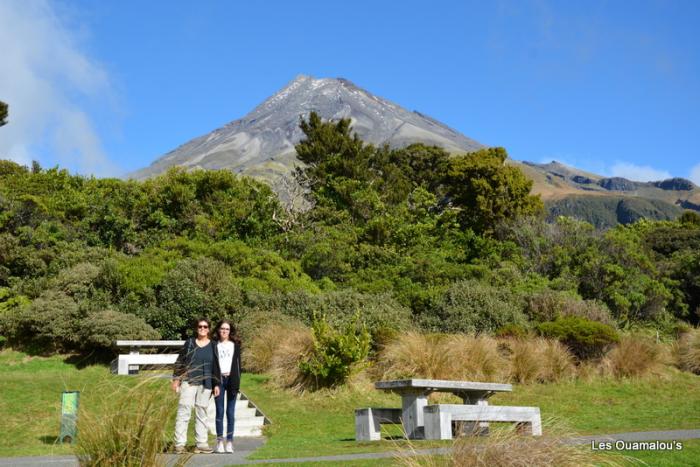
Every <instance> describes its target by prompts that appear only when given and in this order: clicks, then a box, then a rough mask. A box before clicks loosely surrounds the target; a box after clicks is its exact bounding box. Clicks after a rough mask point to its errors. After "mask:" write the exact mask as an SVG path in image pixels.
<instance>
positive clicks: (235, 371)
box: [214, 341, 241, 395]
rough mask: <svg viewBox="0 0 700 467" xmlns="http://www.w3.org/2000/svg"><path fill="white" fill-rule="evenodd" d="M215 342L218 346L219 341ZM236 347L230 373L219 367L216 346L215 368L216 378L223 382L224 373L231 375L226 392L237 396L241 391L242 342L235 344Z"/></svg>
mask: <svg viewBox="0 0 700 467" xmlns="http://www.w3.org/2000/svg"><path fill="white" fill-rule="evenodd" d="M214 342H215V343H217V344H218V342H217V341H214ZM234 345H235V348H234V352H233V361H231V368H229V370H228V371H225V370H224V369H223V368H221V366H220V365H219V352H218V349H217V348H216V346H214V360H216V364H215V365H214V367H215V369H216V378H217V379H218V380H219V381H221V380H222V378H221V374H222V373H228V374H229V378H228V386H226V390H227V391H228V393H229V394H231V395H233V394H236V393H237V392H238V391H239V390H240V389H241V344H240V342H234ZM222 370H223V371H222Z"/></svg>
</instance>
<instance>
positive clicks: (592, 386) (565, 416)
mask: <svg viewBox="0 0 700 467" xmlns="http://www.w3.org/2000/svg"><path fill="white" fill-rule="evenodd" d="M491 400H492V403H493V404H498V405H525V406H529V405H534V406H539V407H540V410H541V413H542V418H543V419H549V418H556V419H560V420H562V421H563V422H564V423H565V424H566V425H568V426H569V427H571V428H572V429H573V430H575V431H576V432H578V433H580V434H605V433H619V432H624V431H652V430H677V429H682V428H700V377H698V376H696V375H693V374H690V373H685V372H680V371H677V370H669V371H668V372H667V373H666V374H665V375H664V376H663V377H656V378H654V377H650V378H646V379H643V380H636V381H634V380H632V381H615V380H607V379H603V380H597V381H592V382H581V381H577V382H571V383H559V384H546V385H545V384H538V385H527V386H517V387H515V388H514V391H513V392H512V393H510V394H499V395H496V396H494V397H493V398H492V399H491Z"/></svg>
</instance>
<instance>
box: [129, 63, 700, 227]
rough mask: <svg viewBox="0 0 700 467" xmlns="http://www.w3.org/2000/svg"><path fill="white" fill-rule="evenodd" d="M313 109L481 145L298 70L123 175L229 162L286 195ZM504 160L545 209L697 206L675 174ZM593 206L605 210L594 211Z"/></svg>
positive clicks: (394, 135) (635, 213) (592, 215)
mask: <svg viewBox="0 0 700 467" xmlns="http://www.w3.org/2000/svg"><path fill="white" fill-rule="evenodd" d="M311 111H314V112H316V113H318V114H319V115H320V116H321V118H323V119H324V120H338V119H341V118H349V119H350V120H351V124H352V127H353V131H354V132H356V133H357V134H358V136H359V137H360V138H361V139H362V140H363V141H365V142H368V143H372V144H375V145H382V144H389V145H390V146H392V147H402V146H407V145H409V144H412V143H423V144H427V145H436V146H441V147H443V148H444V149H445V150H447V151H448V152H451V153H468V152H473V151H476V150H479V149H482V148H485V147H486V146H485V145H483V144H481V143H479V142H477V141H476V140H474V139H471V138H469V137H467V136H465V135H463V134H462V133H460V132H458V131H457V130H455V129H453V128H451V127H449V126H447V125H445V124H444V123H442V122H440V121H439V120H437V119H435V118H433V117H430V116H428V115H425V114H423V113H421V112H419V111H416V110H414V111H409V110H406V109H405V108H403V107H402V106H400V105H398V104H396V103H394V102H392V101H390V100H387V99H384V98H382V97H379V96H376V95H374V94H372V93H370V92H369V91H367V90H365V89H363V88H361V87H359V86H357V85H356V84H355V83H353V82H352V81H350V80H348V79H345V78H318V79H317V78H314V77H312V76H307V75H298V76H296V77H295V78H294V79H293V80H291V81H290V82H288V83H287V84H286V85H285V86H284V87H282V88H281V89H280V90H279V91H277V92H276V93H275V94H273V95H272V96H270V97H268V98H267V99H265V100H264V101H263V102H261V103H260V104H259V105H257V106H256V107H255V108H254V109H253V110H251V111H250V112H249V113H248V114H246V115H244V116H243V117H241V118H239V119H237V120H233V121H231V122H229V123H227V124H225V125H223V126H221V127H219V128H217V129H215V130H214V131H212V132H209V133H207V134H204V135H201V136H199V137H196V138H194V139H192V140H190V141H188V142H185V143H184V144H182V145H180V146H178V147H177V148H175V149H173V150H172V151H170V152H168V153H166V154H164V155H163V156H161V157H159V158H158V159H156V160H155V161H154V162H153V163H152V164H151V165H150V166H148V167H145V168H143V169H141V170H138V171H136V172H133V173H132V174H130V175H129V176H128V177H129V178H136V179H143V178H148V177H150V176H154V175H157V174H160V173H163V172H165V171H166V170H167V169H168V168H170V167H172V166H182V167H184V168H186V169H188V170H193V169H198V168H202V169H228V170H232V171H234V172H236V173H240V174H242V175H247V176H251V177H254V178H257V179H260V180H262V181H265V182H267V183H269V184H270V185H271V186H272V187H273V189H275V191H277V193H278V194H280V196H281V198H282V199H283V200H285V199H289V198H288V197H287V196H286V195H287V194H288V193H287V190H288V189H289V187H290V183H289V181H288V177H289V175H290V174H291V173H292V171H293V170H294V168H295V167H297V166H299V165H301V162H299V161H298V160H297V158H296V152H295V150H294V146H295V144H296V143H298V142H299V141H300V140H301V139H302V138H303V133H302V131H301V129H300V128H299V119H300V118H302V117H304V118H306V117H307V116H308V115H309V113H310V112H311ZM507 163H508V164H511V165H514V166H517V167H519V168H520V169H521V170H522V171H523V172H524V173H525V175H526V176H528V177H529V178H530V179H532V180H533V194H538V195H540V196H541V197H542V199H543V201H544V202H545V205H546V206H547V208H548V210H549V214H550V217H551V216H554V215H560V214H561V215H570V216H573V217H579V218H583V219H584V220H589V221H591V222H592V223H594V224H595V225H597V226H599V227H609V226H611V225H615V223H626V222H629V221H630V219H636V218H640V217H650V218H654V219H672V218H675V217H677V216H678V215H680V213H681V212H682V210H683V209H693V210H697V211H700V188H698V187H697V186H696V185H695V184H693V183H692V182H691V181H689V180H686V179H682V178H679V177H675V178H671V179H666V180H659V181H654V182H636V181H632V180H628V179H625V178H622V177H604V176H601V175H597V174H594V173H590V172H586V171H583V170H579V169H577V168H575V167H570V166H568V165H566V164H563V163H560V162H557V161H552V162H549V163H545V164H538V163H533V162H527V161H524V162H519V161H516V160H513V159H508V161H507ZM630 200H632V201H630ZM597 210H599V211H605V212H594V211H597Z"/></svg>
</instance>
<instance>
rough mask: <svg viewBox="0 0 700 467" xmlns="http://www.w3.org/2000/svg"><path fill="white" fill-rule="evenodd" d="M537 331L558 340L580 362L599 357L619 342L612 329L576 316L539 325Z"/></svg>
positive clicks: (615, 332)
mask: <svg viewBox="0 0 700 467" xmlns="http://www.w3.org/2000/svg"><path fill="white" fill-rule="evenodd" d="M537 330H538V331H539V332H540V334H542V335H543V336H545V337H551V338H554V339H559V341H560V342H562V343H563V344H565V345H566V346H567V347H569V349H571V351H572V352H573V353H574V355H576V356H577V357H578V358H580V359H582V360H585V359H589V358H596V357H601V356H603V355H604V354H605V352H606V351H607V350H608V349H609V348H610V346H611V345H612V344H614V343H616V342H619V341H620V337H619V335H618V334H617V331H616V330H615V329H614V328H613V327H611V326H608V325H606V324H603V323H599V322H596V321H590V320H588V319H585V318H579V317H576V316H567V317H564V318H557V319H556V320H554V321H549V322H546V323H540V324H539V325H537Z"/></svg>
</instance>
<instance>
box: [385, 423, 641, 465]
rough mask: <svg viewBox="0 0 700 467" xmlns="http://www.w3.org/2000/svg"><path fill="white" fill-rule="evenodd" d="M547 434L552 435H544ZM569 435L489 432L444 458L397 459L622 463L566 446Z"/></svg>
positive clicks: (406, 460)
mask: <svg viewBox="0 0 700 467" xmlns="http://www.w3.org/2000/svg"><path fill="white" fill-rule="evenodd" d="M547 432H549V433H555V434H554V435H552V434H547ZM570 437H572V435H564V434H559V430H558V429H557V428H549V429H547V430H545V435H544V436H537V437H532V436H523V435H520V434H518V432H517V430H516V429H515V428H504V429H498V430H492V431H491V433H490V434H489V435H488V436H486V437H481V436H464V437H459V438H457V439H455V440H454V442H453V444H452V450H451V453H450V454H448V455H447V456H439V455H432V456H414V457H407V456H401V455H399V456H397V463H398V464H399V465H403V466H406V467H418V466H423V467H433V466H435V467H437V466H454V467H465V466H469V467H527V466H538V467H539V466H545V467H589V466H590V467H593V466H611V467H613V466H621V465H628V464H626V463H624V461H625V459H624V458H623V457H621V456H615V455H611V454H606V455H602V454H599V453H597V452H595V451H593V450H591V449H590V446H588V445H578V446H576V445H572V444H570V443H567V442H566V439H567V438H570Z"/></svg>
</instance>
